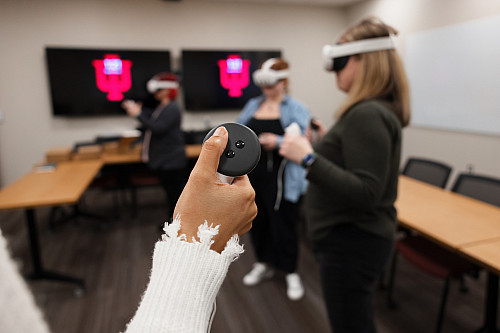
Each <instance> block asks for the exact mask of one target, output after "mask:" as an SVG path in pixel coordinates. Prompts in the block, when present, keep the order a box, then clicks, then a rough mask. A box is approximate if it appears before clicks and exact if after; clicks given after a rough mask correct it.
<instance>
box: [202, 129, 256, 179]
mask: <svg viewBox="0 0 500 333" xmlns="http://www.w3.org/2000/svg"><path fill="white" fill-rule="evenodd" d="M220 126H224V127H225V128H226V129H227V132H228V140H227V145H226V148H225V149H224V152H223V153H222V155H221V157H220V160H219V167H218V169H217V177H218V178H219V179H220V180H221V181H222V182H223V183H228V184H231V183H232V181H233V179H234V177H238V176H243V175H246V174H247V173H249V172H250V171H252V170H253V168H255V166H256V165H257V163H258V162H259V159H260V151H261V148H260V143H259V138H258V137H257V135H256V134H255V133H254V131H252V130H251V129H250V128H248V127H246V126H244V125H241V124H237V123H225V124H221V125H219V126H217V127H214V128H213V129H212V130H210V132H208V134H207V136H206V137H205V139H204V140H203V142H205V141H206V140H208V138H210V137H211V136H212V134H213V133H214V132H215V130H216V129H217V128H218V127H220Z"/></svg>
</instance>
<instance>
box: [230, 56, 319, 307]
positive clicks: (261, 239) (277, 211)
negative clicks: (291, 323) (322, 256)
mask: <svg viewBox="0 0 500 333" xmlns="http://www.w3.org/2000/svg"><path fill="white" fill-rule="evenodd" d="M288 67H289V66H288V63H287V62H286V61H285V60H283V59H279V58H271V59H268V60H267V61H265V62H264V63H263V64H262V66H261V68H260V69H259V70H258V71H256V72H259V71H265V74H266V75H268V77H269V76H270V77H271V80H270V81H264V82H260V81H259V80H258V77H256V73H254V81H255V83H256V84H258V85H260V86H261V89H262V92H263V94H262V95H260V96H258V97H255V98H253V99H250V100H249V101H248V102H247V103H246V105H245V107H244V108H243V110H242V112H241V114H240V116H239V118H238V120H237V122H238V123H240V124H243V125H246V126H248V127H250V128H251V129H252V130H253V131H254V132H255V133H256V134H257V135H258V136H259V141H260V144H261V148H262V154H261V159H260V161H259V164H258V165H257V166H256V168H255V169H254V170H253V171H252V172H251V173H250V174H249V177H250V181H251V183H252V186H253V187H254V189H255V192H256V203H257V207H258V208H259V212H258V214H257V218H256V219H255V221H254V222H253V227H252V230H251V239H252V243H253V245H254V249H255V254H256V256H257V260H258V262H257V263H255V264H254V266H253V269H252V270H251V271H250V272H249V273H248V274H247V275H245V277H244V278H243V283H244V284H245V285H247V286H253V285H256V284H258V283H259V282H261V281H262V280H264V279H266V278H270V277H271V276H272V275H273V273H274V270H273V268H277V269H279V270H282V271H284V272H285V273H286V282H287V295H288V297H289V298H290V299H292V300H298V299H300V298H302V296H303V295H304V288H303V286H302V282H301V280H300V277H299V275H298V274H297V273H296V270H297V258H298V234H297V220H298V218H297V217H298V207H299V206H298V205H299V199H300V197H301V195H302V194H303V193H304V192H305V190H306V187H307V181H306V179H305V170H304V168H302V167H301V166H300V165H299V164H296V163H294V162H291V161H288V160H286V159H284V158H282V157H281V156H280V155H279V153H278V150H279V147H280V144H281V141H282V140H283V135H284V133H285V129H286V128H287V127H288V126H290V125H291V124H292V123H297V124H298V125H299V127H300V130H301V132H302V133H304V132H305V129H306V127H307V125H308V124H309V119H310V115H309V111H308V109H307V108H306V107H305V106H304V105H303V104H302V103H300V102H299V101H297V100H295V99H293V98H291V97H290V96H288V94H287V92H288ZM273 77H274V78H275V80H273ZM259 83H260V84H259Z"/></svg>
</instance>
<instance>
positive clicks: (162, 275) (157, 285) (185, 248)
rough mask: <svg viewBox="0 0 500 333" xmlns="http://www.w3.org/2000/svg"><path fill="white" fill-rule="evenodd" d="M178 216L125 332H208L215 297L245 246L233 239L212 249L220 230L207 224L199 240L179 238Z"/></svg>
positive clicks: (159, 246)
mask: <svg viewBox="0 0 500 333" xmlns="http://www.w3.org/2000/svg"><path fill="white" fill-rule="evenodd" d="M180 223H181V221H180V218H179V217H177V218H176V219H175V220H174V221H173V222H172V223H171V224H170V225H167V224H165V228H164V230H165V234H164V235H163V236H162V240H161V241H159V242H157V243H156V245H155V250H154V254H153V268H152V271H151V277H150V282H149V285H148V287H147V289H146V292H145V293H144V295H143V298H142V300H141V304H140V306H139V309H138V310H137V312H136V314H135V316H134V318H133V319H132V321H131V322H130V324H129V325H128V327H127V330H126V332H127V333H132V332H207V331H208V330H209V326H210V322H211V318H212V316H213V311H214V310H215V307H214V303H215V298H216V296H217V293H218V291H219V289H220V286H221V285H222V282H223V281H224V278H225V276H226V274H227V270H228V268H229V265H230V264H231V262H232V261H234V260H235V259H236V258H237V257H238V256H239V255H240V254H241V253H243V247H242V246H241V245H240V244H239V239H238V236H237V235H234V236H233V237H232V238H231V239H230V240H229V241H228V243H227V244H226V247H225V249H224V250H223V251H222V253H217V252H215V251H213V250H211V249H210V246H211V245H212V244H213V240H212V238H213V237H214V236H215V235H217V233H218V228H219V226H215V227H214V226H213V225H210V226H209V225H208V223H207V222H206V221H205V223H204V224H202V225H200V227H199V228H198V238H199V241H197V240H194V239H193V240H192V242H191V243H190V242H187V241H186V235H179V230H180Z"/></svg>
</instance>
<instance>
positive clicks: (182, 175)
mask: <svg viewBox="0 0 500 333" xmlns="http://www.w3.org/2000/svg"><path fill="white" fill-rule="evenodd" d="M156 172H157V174H158V177H159V178H160V182H161V186H162V187H163V189H164V190H165V193H166V194H167V205H168V210H169V215H170V216H172V215H173V214H174V208H175V205H176V204H177V200H179V197H180V195H181V193H182V190H183V189H184V186H185V185H186V181H187V180H186V170H184V169H174V170H162V169H160V170H156Z"/></svg>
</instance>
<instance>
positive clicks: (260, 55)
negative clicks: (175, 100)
mask: <svg viewBox="0 0 500 333" xmlns="http://www.w3.org/2000/svg"><path fill="white" fill-rule="evenodd" d="M276 57H281V51H279V50H261V51H241V50H226V51H208V50H183V51H182V86H183V89H184V106H185V108H186V110H188V111H206V110H214V111H218V110H238V109H241V108H242V107H243V106H244V105H245V103H246V102H247V101H248V100H249V99H250V98H252V97H255V96H258V95H259V94H261V90H260V88H259V87H258V86H256V85H255V84H254V82H253V79H252V73H253V72H254V71H255V70H257V69H258V68H259V66H260V65H261V63H262V62H264V61H265V60H267V59H269V58H276Z"/></svg>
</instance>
